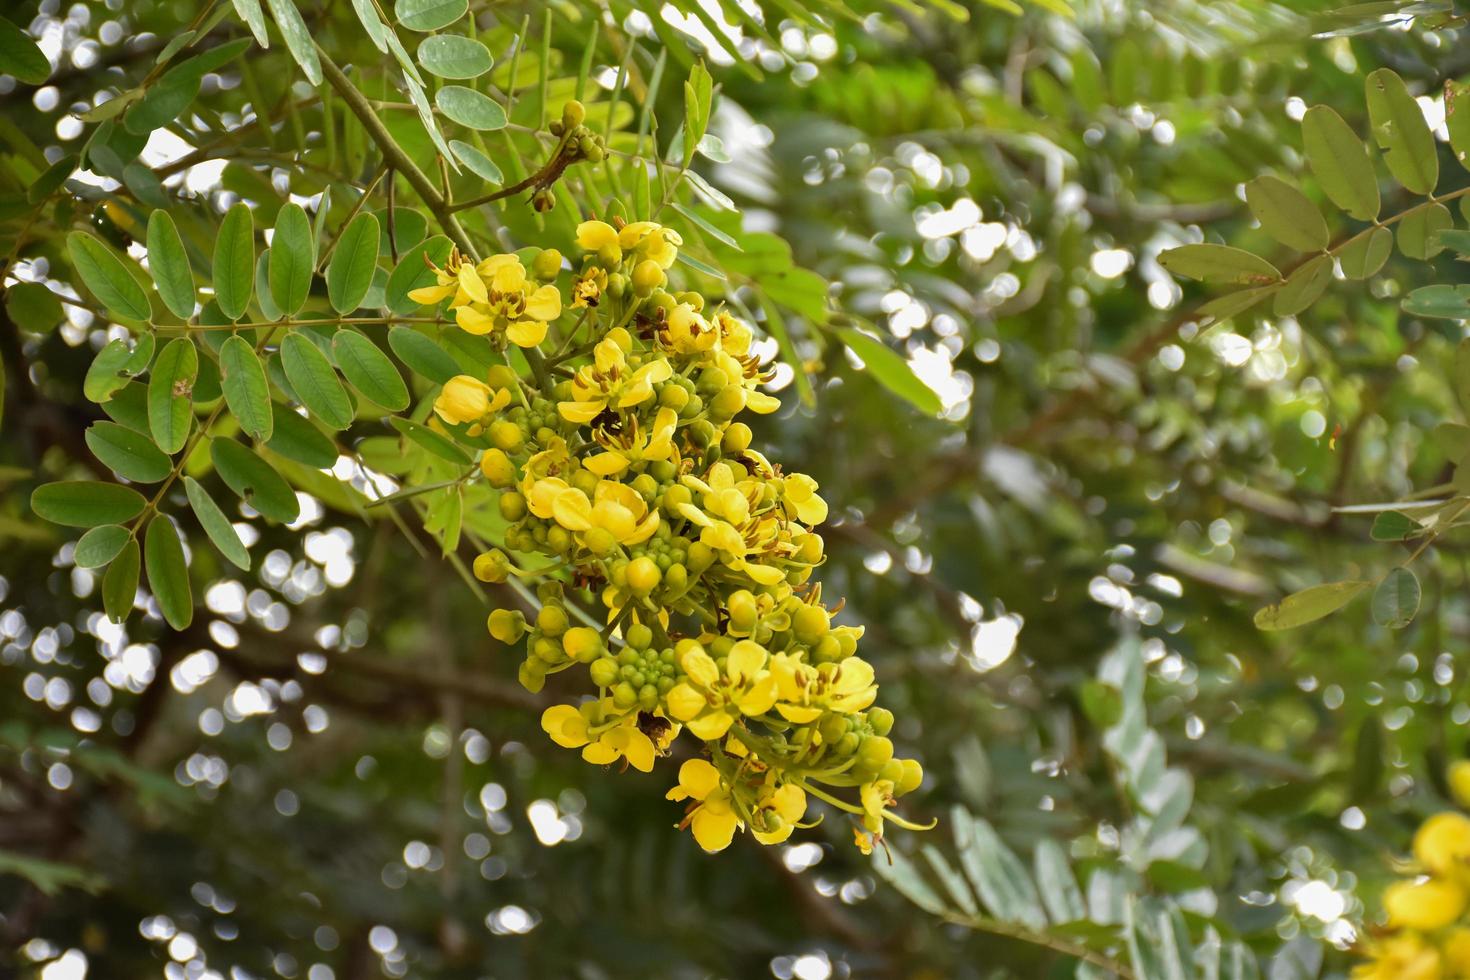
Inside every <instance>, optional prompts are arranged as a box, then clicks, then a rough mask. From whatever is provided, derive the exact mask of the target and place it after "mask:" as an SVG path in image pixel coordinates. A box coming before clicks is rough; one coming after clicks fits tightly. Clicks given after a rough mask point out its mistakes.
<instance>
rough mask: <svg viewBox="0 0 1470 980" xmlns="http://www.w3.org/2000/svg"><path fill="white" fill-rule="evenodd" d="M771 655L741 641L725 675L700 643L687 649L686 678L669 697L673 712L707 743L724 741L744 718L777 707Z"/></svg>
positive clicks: (727, 659)
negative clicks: (731, 729) (740, 719)
mask: <svg viewBox="0 0 1470 980" xmlns="http://www.w3.org/2000/svg"><path fill="white" fill-rule="evenodd" d="M769 659H770V654H769V653H768V652H767V651H766V648H765V647H763V646H761V645H760V644H759V643H755V642H753V641H751V640H741V641H739V642H738V643H736V644H735V645H734V646H733V647H731V648H730V652H729V654H727V655H726V657H725V672H724V673H723V674H722V673H720V668H719V665H718V664H716V663H715V661H714V659H713V658H712V657H710V655H709V654H708V653H705V651H704V648H703V647H702V646H700V645H699V644H698V643H694V644H691V645H690V646H689V647H688V648H686V649H685V651H684V653H683V656H682V657H681V658H680V661H679V664H680V666H681V667H683V668H684V673H685V675H686V677H685V679H684V680H683V681H680V682H679V683H678V684H675V685H674V687H673V688H672V689H671V690H670V691H669V693H668V696H667V697H668V710H669V714H671V715H673V716H674V718H676V719H677V720H679V721H682V722H684V723H685V725H687V726H688V728H689V730H690V731H691V732H693V733H694V734H695V735H696V736H698V737H699V738H702V739H704V740H705V741H710V740H712V739H717V738H720V737H722V736H723V735H724V734H725V733H726V732H728V731H729V730H730V726H731V725H733V724H734V723H735V720H736V719H737V718H739V717H741V716H755V715H762V714H765V713H766V712H767V711H770V710H771V706H772V705H774V704H775V703H776V679H775V678H774V677H772V676H771V672H770V671H769V670H767V669H766V661H767V660H769Z"/></svg>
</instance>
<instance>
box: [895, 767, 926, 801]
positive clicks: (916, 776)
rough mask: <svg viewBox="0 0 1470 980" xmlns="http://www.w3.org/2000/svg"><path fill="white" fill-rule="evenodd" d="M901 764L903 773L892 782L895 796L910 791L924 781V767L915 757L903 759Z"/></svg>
mask: <svg viewBox="0 0 1470 980" xmlns="http://www.w3.org/2000/svg"><path fill="white" fill-rule="evenodd" d="M902 765H903V775H902V776H901V777H900V778H898V779H896V780H894V783H893V793H894V795H895V796H903V795H904V794H905V793H912V792H913V791H914V790H916V789H918V788H919V787H920V786H922V785H923V783H924V767H923V766H921V765H919V761H918V760H917V759H904V760H903V763H902Z"/></svg>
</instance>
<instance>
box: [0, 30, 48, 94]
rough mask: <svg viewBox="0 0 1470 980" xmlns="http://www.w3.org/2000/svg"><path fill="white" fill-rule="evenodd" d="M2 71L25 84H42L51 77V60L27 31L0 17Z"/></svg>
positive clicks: (0, 60)
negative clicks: (47, 58)
mask: <svg viewBox="0 0 1470 980" xmlns="http://www.w3.org/2000/svg"><path fill="white" fill-rule="evenodd" d="M0 72H3V73H4V74H7V75H14V76H15V78H16V80H17V81H19V82H21V83H22V84H25V85H41V84H44V83H45V81H46V79H48V78H50V77H51V62H50V61H48V60H46V56H45V55H44V54H42V53H41V48H40V46H39V45H37V44H36V41H35V39H34V38H32V37H31V36H30V35H29V34H27V33H26V32H25V31H23V30H21V29H20V28H19V27H16V26H15V25H14V24H12V23H11V22H10V21H9V20H6V19H5V18H4V17H0Z"/></svg>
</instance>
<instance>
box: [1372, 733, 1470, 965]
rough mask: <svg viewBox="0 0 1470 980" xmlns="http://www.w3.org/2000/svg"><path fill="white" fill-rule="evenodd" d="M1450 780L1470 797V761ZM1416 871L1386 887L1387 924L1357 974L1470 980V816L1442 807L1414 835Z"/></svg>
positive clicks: (1457, 767)
mask: <svg viewBox="0 0 1470 980" xmlns="http://www.w3.org/2000/svg"><path fill="white" fill-rule="evenodd" d="M1449 778H1450V785H1451V788H1452V789H1453V790H1454V794H1455V797H1456V798H1457V799H1458V800H1459V801H1460V803H1461V804H1462V805H1464V804H1466V803H1467V802H1470V762H1465V761H1462V762H1457V763H1455V764H1454V765H1453V766H1451V767H1450V773H1449ZM1414 861H1415V864H1416V865H1417V868H1416V872H1417V873H1416V874H1415V875H1414V877H1412V878H1408V879H1405V880H1403V881H1397V882H1394V883H1393V884H1392V885H1390V886H1389V887H1388V888H1387V889H1386V890H1385V891H1384V893H1383V908H1384V912H1385V913H1386V916H1387V920H1388V921H1387V929H1386V930H1385V931H1384V932H1383V934H1382V935H1379V936H1377V937H1375V938H1373V939H1371V940H1370V941H1369V942H1368V943H1367V944H1366V946H1365V952H1366V954H1367V955H1368V957H1369V958H1370V959H1369V962H1367V963H1364V964H1362V965H1360V966H1358V967H1357V968H1355V969H1354V970H1353V974H1352V975H1353V978H1354V980H1470V920H1467V918H1466V911H1467V905H1470V817H1467V816H1466V815H1465V814H1463V813H1459V812H1456V811H1453V810H1450V811H1446V812H1443V813H1437V814H1435V815H1434V816H1432V817H1430V818H1429V819H1428V820H1426V821H1424V823H1423V824H1422V825H1421V826H1420V827H1419V831H1418V833H1416V834H1415V835H1414Z"/></svg>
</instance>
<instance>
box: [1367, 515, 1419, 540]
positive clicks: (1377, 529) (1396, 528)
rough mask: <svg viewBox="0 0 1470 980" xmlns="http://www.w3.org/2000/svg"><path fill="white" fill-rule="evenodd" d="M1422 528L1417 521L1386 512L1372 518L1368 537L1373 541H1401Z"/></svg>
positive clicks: (1406, 516)
mask: <svg viewBox="0 0 1470 980" xmlns="http://www.w3.org/2000/svg"><path fill="white" fill-rule="evenodd" d="M1422 530H1424V528H1423V527H1422V526H1421V525H1420V524H1419V522H1418V521H1416V520H1414V519H1413V518H1412V517H1410V516H1408V515H1407V514H1403V513H1400V512H1399V511H1396V510H1386V511H1384V512H1383V513H1381V514H1379V515H1378V516H1377V517H1375V518H1373V529H1372V531H1371V532H1370V536H1371V537H1372V538H1373V540H1374V541H1402V540H1404V539H1405V538H1408V537H1410V536H1412V535H1415V534H1418V533H1419V532H1420V531H1422Z"/></svg>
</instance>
